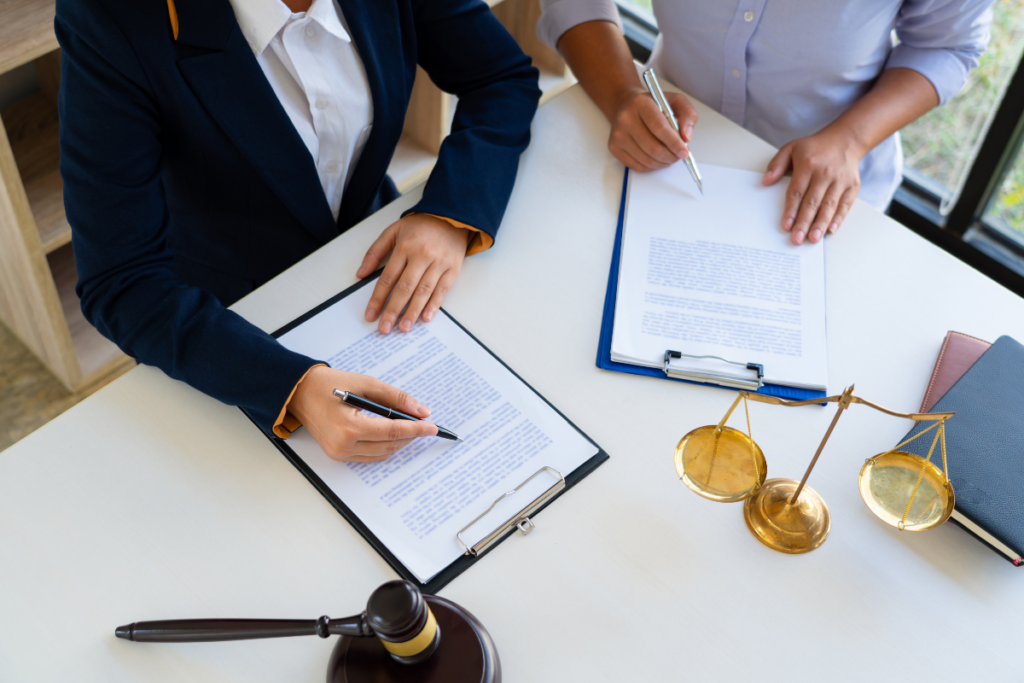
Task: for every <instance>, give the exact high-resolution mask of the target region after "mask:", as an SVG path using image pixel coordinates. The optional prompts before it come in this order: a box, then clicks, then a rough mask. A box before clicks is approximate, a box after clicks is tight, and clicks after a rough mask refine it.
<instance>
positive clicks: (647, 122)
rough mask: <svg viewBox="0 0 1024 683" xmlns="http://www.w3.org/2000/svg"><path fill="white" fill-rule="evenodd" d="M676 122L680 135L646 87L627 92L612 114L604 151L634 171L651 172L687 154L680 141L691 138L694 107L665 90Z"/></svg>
mask: <svg viewBox="0 0 1024 683" xmlns="http://www.w3.org/2000/svg"><path fill="white" fill-rule="evenodd" d="M665 97H666V98H667V99H668V103H669V105H670V106H671V107H672V110H673V111H674V112H675V114H676V120H678V121H679V129H680V130H681V131H682V136H683V137H682V138H680V137H679V133H676V131H675V129H674V128H673V127H672V124H670V123H669V121H668V117H667V116H665V115H664V114H662V113H661V110H660V109H658V104H657V102H655V101H654V98H653V97H651V94H650V93H649V92H647V90H646V89H643V88H639V89H634V90H632V91H630V92H629V93H628V94H627V95H626V97H625V98H624V99H623V100H622V102H621V103H620V105H619V107H618V110H617V111H616V112H615V115H614V117H612V132H611V135H610V136H609V138H608V150H609V151H610V152H611V153H612V155H613V156H614V157H615V158H616V159H618V160H619V161H621V162H622V163H623V164H625V165H626V166H628V167H629V168H630V169H632V170H634V171H653V170H655V169H659V168H665V167H666V166H671V165H672V164H674V163H675V162H677V161H679V160H680V159H685V158H686V157H687V156H689V155H690V150H688V149H687V148H686V145H685V144H684V140H685V141H686V142H689V141H690V138H691V137H693V127H694V125H696V123H697V110H696V109H694V108H693V105H692V104H690V100H688V99H686V96H685V95H680V94H679V93H674V92H670V93H665Z"/></svg>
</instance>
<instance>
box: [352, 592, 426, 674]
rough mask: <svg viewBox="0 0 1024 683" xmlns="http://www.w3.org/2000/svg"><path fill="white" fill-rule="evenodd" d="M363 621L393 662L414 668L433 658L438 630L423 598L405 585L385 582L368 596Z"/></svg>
mask: <svg viewBox="0 0 1024 683" xmlns="http://www.w3.org/2000/svg"><path fill="white" fill-rule="evenodd" d="M366 621H367V624H368V625H369V626H370V628H372V629H373V632H374V633H375V634H376V635H377V637H378V638H379V639H380V641H381V643H382V644H383V645H384V649H386V650H387V651H388V652H389V653H390V654H391V657H392V659H394V660H395V661H396V662H400V663H402V664H416V663H417V662H422V661H423V660H425V659H427V658H428V657H430V655H432V654H434V651H435V650H437V646H438V644H440V642H441V628H440V627H439V626H438V625H437V620H436V619H435V618H434V613H433V612H431V611H430V606H429V605H427V601H426V600H424V599H423V595H422V594H421V593H420V590H419V588H417V587H416V586H415V585H413V584H412V583H409V582H408V581H388V582H387V583H385V584H383V585H382V586H380V587H379V588H378V589H377V590H375V591H374V592H373V594H372V595H370V599H369V600H368V601H367V603H366Z"/></svg>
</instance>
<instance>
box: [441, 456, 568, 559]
mask: <svg viewBox="0 0 1024 683" xmlns="http://www.w3.org/2000/svg"><path fill="white" fill-rule="evenodd" d="M545 470H547V471H548V472H550V473H551V474H552V475H554V476H556V477H558V481H556V482H555V483H554V484H552V485H551V486H550V487H549V488H548V489H547V490H546V491H545V492H544V493H542V494H540V495H539V496H537V497H536V498H535V499H534V500H533V501H532V502H531V503H529V504H527V505H526V507H524V508H523V509H522V510H520V511H519V512H517V513H516V514H514V515H512V516H511V517H509V518H508V519H506V520H505V521H504V522H503V523H502V524H501V525H499V526H498V527H497V528H496V529H495V530H494V531H492V532H491V533H489V534H487V536H485V537H484V538H483V539H482V540H481V541H480V542H479V543H477V544H476V545H474V546H473V547H470V546H469V545H467V544H466V542H465V541H464V540H462V534H463V533H464V532H465V531H466V530H467V529H469V528H470V527H471V526H473V525H474V524H476V523H477V522H479V521H480V520H481V519H483V518H484V517H486V516H487V513H489V512H490V511H491V510H493V509H494V506H495V505H497V504H498V503H500V502H501V501H503V500H504V499H506V498H508V497H509V496H511V495H513V494H515V492H516V491H518V490H519V489H521V488H523V487H524V486H526V485H527V484H528V483H529V482H530V480H531V479H533V478H534V477H536V476H537V475H539V474H541V473H542V472H544V471H545ZM564 488H565V477H563V476H562V473H561V472H559V471H558V470H556V469H555V468H553V467H546V466H545V467H541V468H540V469H539V470H537V471H536V472H534V473H533V474H531V475H530V476H529V477H527V479H526V481H524V482H523V483H522V484H520V485H519V486H517V487H515V488H514V489H512V490H511V491H506V492H505V493H503V494H502V495H501V496H500V497H499V498H498V499H497V500H496V501H494V502H493V503H491V506H490V507H489V508H487V509H486V510H484V511H483V512H482V513H481V514H480V515H478V516H477V518H476V519H474V520H473V521H472V522H470V523H469V524H467V525H466V526H464V527H462V529H460V530H459V533H457V534H455V539H456V540H457V541H458V542H459V544H460V545H461V546H462V547H463V548H465V549H466V552H465V554H466V555H472V556H473V557H476V556H477V555H479V554H480V553H482V552H484V551H485V550H487V549H488V548H490V547H491V546H492V545H494V544H495V543H497V542H498V541H500V540H501V539H502V538H503V537H504V536H505V534H506V533H507V532H509V531H512V530H513V529H517V530H518V531H519V533H521V534H522V535H524V536H525V535H526V534H528V533H530V532H531V531H533V529H534V524H533V521H532V520H531V519H530V515H532V514H534V513H535V512H537V511H538V510H539V509H540V508H542V507H543V506H544V505H545V504H546V503H547V502H548V501H549V500H551V499H552V498H554V497H555V496H557V495H558V494H559V493H560V492H561V491H562V490H563V489H564Z"/></svg>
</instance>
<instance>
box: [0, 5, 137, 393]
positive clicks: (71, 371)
mask: <svg viewBox="0 0 1024 683" xmlns="http://www.w3.org/2000/svg"><path fill="white" fill-rule="evenodd" d="M53 16H54V3H53V2H52V0H50V1H47V0H43V1H41V2H39V1H36V0H17V1H15V0H0V71H2V70H3V69H5V68H11V67H12V65H13V66H16V65H18V64H23V63H25V62H28V61H30V60H31V61H34V62H35V66H36V72H37V74H38V76H39V85H40V89H41V92H39V93H37V94H35V95H31V96H29V97H26V98H25V99H23V100H20V101H18V102H15V103H14V104H13V105H11V106H9V107H7V108H5V109H3V110H2V111H0V124H2V125H0V321H2V322H3V323H4V324H5V325H6V326H7V327H9V328H10V330H11V331H12V332H14V334H15V335H17V336H18V338H20V339H21V341H22V342H24V344H25V346H26V347H28V348H29V349H30V350H31V351H32V352H33V353H35V354H36V356H38V357H39V359H40V360H41V361H42V362H43V363H44V364H45V365H46V366H47V367H48V368H49V369H50V370H51V371H52V372H53V374H54V376H55V377H56V378H57V379H58V380H60V381H61V383H63V384H64V386H65V387H67V388H68V389H69V390H70V391H73V392H77V391H83V390H88V389H89V388H90V387H91V386H92V385H94V384H96V383H98V382H101V381H103V380H104V379H106V378H108V377H110V376H112V375H114V374H119V373H121V372H122V371H124V370H126V369H128V368H130V367H132V366H133V365H134V361H133V360H132V359H130V358H128V357H127V356H125V355H123V354H122V353H121V352H120V350H118V348H117V347H116V346H115V345H114V344H112V343H111V342H109V341H107V340H106V339H104V338H103V337H102V336H101V335H100V334H99V332H97V331H96V329H95V328H93V327H92V325H90V324H89V323H88V322H86V320H85V316H83V315H82V311H81V308H80V307H79V302H78V297H77V296H76V295H75V284H76V282H77V280H78V274H77V272H76V270H75V258H74V253H73V252H72V251H71V244H70V242H71V226H70V225H68V221H67V217H66V216H65V214H64V183H63V181H62V180H61V176H60V144H59V141H58V135H59V129H60V126H59V121H58V118H57V90H58V88H59V86H60V50H59V49H54V48H56V47H57V45H56V41H55V40H53ZM29 20H33V21H36V23H37V24H38V25H37V26H35V28H33V27H32V26H30V25H29V24H30V23H31V22H30V21H29ZM15 34H17V35H15ZM19 50H20V51H19ZM41 53H44V54H41Z"/></svg>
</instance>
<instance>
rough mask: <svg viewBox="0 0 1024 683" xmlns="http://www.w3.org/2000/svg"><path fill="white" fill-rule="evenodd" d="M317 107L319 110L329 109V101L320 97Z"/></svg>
mask: <svg viewBox="0 0 1024 683" xmlns="http://www.w3.org/2000/svg"><path fill="white" fill-rule="evenodd" d="M315 105H316V108H317V109H327V100H326V99H324V98H323V97H318V98H317V100H316V103H315Z"/></svg>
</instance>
